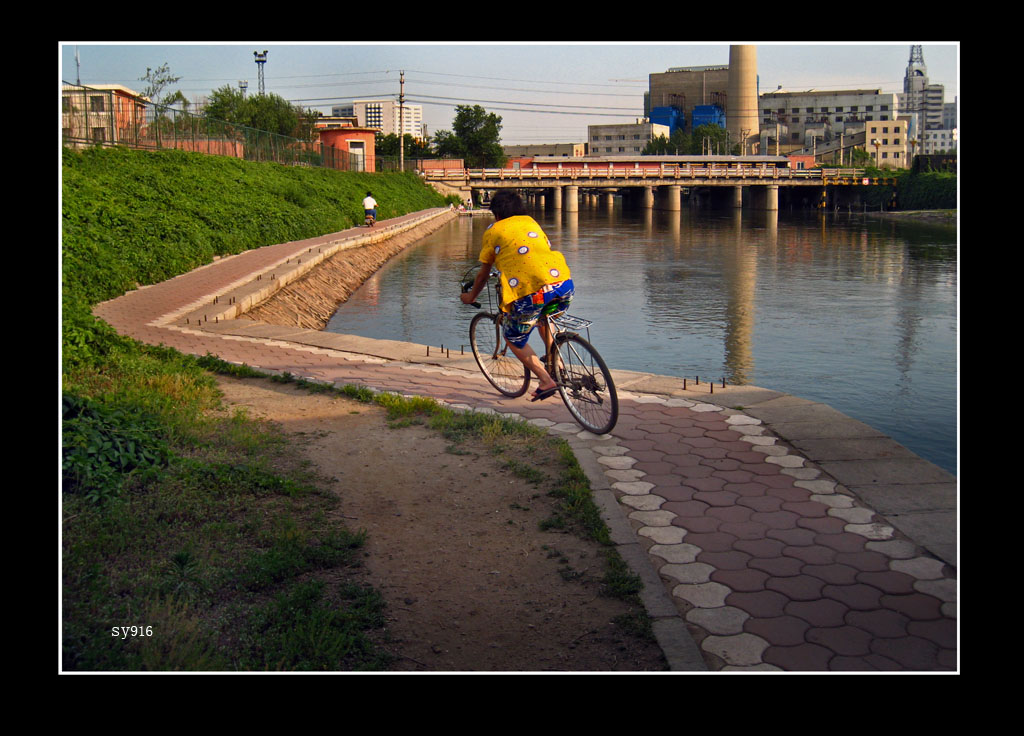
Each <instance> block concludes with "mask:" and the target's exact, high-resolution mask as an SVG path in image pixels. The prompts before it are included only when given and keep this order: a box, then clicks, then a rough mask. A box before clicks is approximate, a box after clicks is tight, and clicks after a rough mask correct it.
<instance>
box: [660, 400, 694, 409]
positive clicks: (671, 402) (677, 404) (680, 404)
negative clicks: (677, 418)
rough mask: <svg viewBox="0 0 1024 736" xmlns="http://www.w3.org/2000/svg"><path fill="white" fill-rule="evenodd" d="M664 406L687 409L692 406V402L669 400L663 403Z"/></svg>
mask: <svg viewBox="0 0 1024 736" xmlns="http://www.w3.org/2000/svg"><path fill="white" fill-rule="evenodd" d="M665 406H672V407H676V408H679V407H682V408H687V407H691V406H693V402H692V401H687V400H686V399H669V400H668V401H666V402H665Z"/></svg>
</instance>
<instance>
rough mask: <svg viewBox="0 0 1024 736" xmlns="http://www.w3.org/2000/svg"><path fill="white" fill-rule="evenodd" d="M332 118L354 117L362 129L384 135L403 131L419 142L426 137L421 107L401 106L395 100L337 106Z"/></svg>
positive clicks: (355, 101) (364, 101)
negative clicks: (368, 129)
mask: <svg viewBox="0 0 1024 736" xmlns="http://www.w3.org/2000/svg"><path fill="white" fill-rule="evenodd" d="M331 114H332V116H335V117H354V118H355V119H356V125H357V126H359V127H361V128H373V129H374V130H379V131H380V132H381V133H383V134H384V135H392V134H394V135H398V132H399V130H402V131H403V132H404V134H405V135H411V136H412V137H413V138H416V139H417V140H422V139H423V138H425V137H426V130H425V129H424V127H423V107H422V106H421V105H399V104H398V103H397V102H395V101H394V100H353V101H352V104H351V105H337V106H335V107H333V108H332V109H331Z"/></svg>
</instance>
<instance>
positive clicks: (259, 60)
mask: <svg viewBox="0 0 1024 736" xmlns="http://www.w3.org/2000/svg"><path fill="white" fill-rule="evenodd" d="M252 55H253V56H255V57H256V68H257V69H258V70H259V78H260V83H259V86H260V94H261V95H262V94H263V65H264V64H266V63H267V51H266V49H264V50H263V53H262V54H261V53H260V52H259V51H253V52H252Z"/></svg>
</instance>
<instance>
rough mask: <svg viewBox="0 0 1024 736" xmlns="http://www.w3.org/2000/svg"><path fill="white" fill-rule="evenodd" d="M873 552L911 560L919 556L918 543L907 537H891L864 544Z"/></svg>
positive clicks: (892, 557)
mask: <svg viewBox="0 0 1024 736" xmlns="http://www.w3.org/2000/svg"><path fill="white" fill-rule="evenodd" d="M864 546H865V547H866V548H867V549H869V550H871V551H872V552H880V553H882V554H883V555H885V556H886V557H889V558H891V559H894V560H909V559H910V558H912V557H916V556H917V545H915V544H914V543H913V542H911V541H909V540H907V539H889V540H886V541H883V542H868V543H867V544H865V545H864Z"/></svg>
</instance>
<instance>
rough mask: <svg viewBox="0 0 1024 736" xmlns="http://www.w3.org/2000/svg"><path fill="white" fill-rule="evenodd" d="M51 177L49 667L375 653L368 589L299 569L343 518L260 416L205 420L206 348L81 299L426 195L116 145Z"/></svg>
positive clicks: (357, 659)
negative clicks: (54, 657)
mask: <svg viewBox="0 0 1024 736" xmlns="http://www.w3.org/2000/svg"><path fill="white" fill-rule="evenodd" d="M62 186H63V189H62V193H63V200H62V216H63V232H62V255H63V264H62V266H63V274H62V275H63V283H62V287H63V288H62V297H63V313H62V328H63V341H62V361H63V385H62V395H63V400H62V481H63V487H62V511H63V520H62V524H61V542H62V551H63V554H62V575H63V587H62V600H61V604H62V614H63V668H64V669H66V670H115V671H125V670H175V669H180V670H234V669H241V670H254V669H256V670H259V669H363V668H371V669H372V668H380V667H382V666H383V662H382V658H381V655H380V654H379V653H378V652H377V651H376V650H375V648H374V647H373V646H372V644H371V643H370V640H369V638H368V636H367V632H368V631H370V630H372V629H373V628H374V627H377V626H380V623H381V613H380V610H381V609H380V601H379V597H378V596H377V595H376V594H375V593H374V591H372V590H369V589H365V588H362V587H359V586H357V585H342V586H340V587H339V586H337V585H334V586H333V587H332V586H327V585H325V584H324V583H323V582H321V581H320V580H318V579H317V577H316V571H318V570H324V569H332V568H333V569H337V568H339V567H345V566H348V565H351V564H354V562H353V559H354V557H355V556H356V552H355V550H357V549H358V548H359V547H360V545H361V544H362V538H361V536H360V535H359V534H352V533H349V532H348V531H346V530H344V529H338V528H330V529H324V528H323V527H324V525H323V523H322V519H323V514H324V512H325V509H326V508H328V507H329V506H330V504H331V503H332V502H333V501H332V499H331V498H330V497H329V496H328V495H327V494H324V493H322V492H320V491H319V490H318V487H317V484H316V483H315V482H314V479H312V478H310V477H309V474H308V471H306V470H305V469H304V468H301V467H296V466H295V463H294V461H293V455H294V453H290V452H289V451H288V449H287V446H286V444H285V443H283V442H282V440H281V438H280V437H279V436H277V435H276V434H275V432H274V431H273V430H272V429H270V428H266V427H263V426H262V425H260V424H259V423H256V422H252V421H248V420H245V418H244V417H239V416H233V417H230V418H223V417H220V418H217V417H218V415H217V414H216V413H215V412H214V411H213V410H215V409H217V408H218V406H219V403H220V395H219V392H218V391H217V388H216V383H215V380H214V376H213V373H212V372H210V371H211V370H224V369H225V366H223V365H222V364H221V363H220V362H219V361H217V360H216V359H215V358H212V357H211V356H207V357H204V358H196V357H193V356H186V355H182V354H180V353H177V352H175V351H172V350H168V349H165V348H160V347H154V346H150V345H144V344H140V343H137V342H135V341H134V340H130V339H127V338H124V337H122V336H120V335H118V334H117V333H116V332H115V331H114V330H113V329H111V328H110V327H109V326H108V325H106V324H105V323H103V322H101V321H99V320H97V319H95V318H94V317H93V316H92V314H91V307H92V305H94V304H96V303H97V302H99V301H102V300H105V299H109V298H113V297H116V296H119V295H120V294H122V293H124V292H125V291H127V290H130V289H133V288H136V287H137V286H138V285H145V284H151V283H156V282H159V281H162V280H165V279H168V278H171V277H173V276H176V275H178V274H180V273H184V272H186V271H188V270H191V269H193V268H195V267H197V266H200V265H203V264H205V263H209V262H210V261H211V260H212V259H213V257H214V256H223V255H229V254H233V253H238V252H241V251H243V250H246V249H250V248H258V247H262V246H266V245H270V244H274V243H279V242H285V241H288V240H297V239H303V238H308V237H314V236H317V235H322V234H324V233H329V232H335V231H338V230H342V229H346V228H348V227H351V226H352V225H354V224H357V223H358V222H360V221H361V219H362V210H361V205H360V201H361V199H362V197H363V196H365V194H366V192H367V190H371V191H372V192H373V194H374V196H375V197H376V199H377V200H378V202H380V216H381V218H389V217H395V216H398V215H401V214H404V213H407V212H412V211H417V210H422V209H426V208H430V207H436V206H441V205H444V204H445V200H444V199H443V198H442V197H441V196H440V195H438V194H437V193H436V192H434V191H433V190H431V189H429V188H427V187H425V186H424V185H423V184H422V183H421V181H420V180H419V179H418V178H417V177H416V176H415V175H413V174H363V173H345V172H336V171H328V170H318V169H307V168H288V167H283V166H280V165H277V164H263V163H247V162H244V161H238V160H235V159H230V158H220V157H213V156H204V155H199V154H189V153H182V152H177V151H165V152H140V151H130V150H123V149H93V150H87V151H83V152H72V151H69V150H65V151H64V156H63V167H62ZM311 575H312V577H311ZM332 579H335V578H332Z"/></svg>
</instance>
